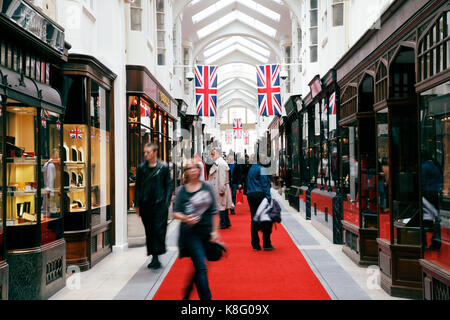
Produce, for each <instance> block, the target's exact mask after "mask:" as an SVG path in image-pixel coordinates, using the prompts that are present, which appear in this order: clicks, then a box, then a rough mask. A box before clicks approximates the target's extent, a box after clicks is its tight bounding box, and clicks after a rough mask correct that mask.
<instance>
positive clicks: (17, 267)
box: [0, 1, 68, 300]
mask: <svg viewBox="0 0 450 320" xmlns="http://www.w3.org/2000/svg"><path fill="white" fill-rule="evenodd" d="M24 16H27V17H28V18H29V19H30V21H32V23H29V24H26V25H24V24H23V23H22V21H23V20H22V18H23V17H24ZM31 25H32V26H33V28H30V27H29V26H31ZM0 34H1V38H0V96H1V98H0V99H1V106H0V141H1V143H0V146H1V147H0V153H1V155H0V177H1V185H2V188H1V193H0V238H1V240H0V242H1V245H0V247H1V248H0V299H11V300H34V299H47V298H48V297H50V296H51V295H52V294H54V293H55V292H57V291H58V290H60V289H61V288H62V287H64V285H65V280H66V275H65V267H66V263H65V262H66V261H65V257H66V250H65V241H64V238H63V225H64V221H63V220H64V218H63V210H62V209H63V200H62V196H61V195H62V191H63V189H62V161H61V157H60V154H61V151H62V149H61V146H62V131H63V126H62V119H63V118H64V113H65V105H64V104H63V103H62V101H61V95H60V93H59V92H58V90H57V88H58V87H59V79H60V74H59V73H60V67H61V65H62V64H63V63H64V61H66V60H67V49H68V48H67V47H66V44H65V42H64V29H63V28H61V27H60V26H58V25H57V24H56V23H54V22H53V21H52V20H51V19H50V18H48V17H47V16H46V15H44V14H42V13H41V12H40V11H39V10H38V9H37V8H35V7H34V6H33V5H31V4H30V3H28V2H27V1H14V2H12V1H3V2H0Z"/></svg>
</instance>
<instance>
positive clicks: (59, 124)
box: [56, 117, 61, 131]
mask: <svg viewBox="0 0 450 320" xmlns="http://www.w3.org/2000/svg"><path fill="white" fill-rule="evenodd" d="M56 129H58V131H59V130H61V121H60V120H59V117H58V119H57V120H56Z"/></svg>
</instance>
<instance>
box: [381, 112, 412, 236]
mask: <svg viewBox="0 0 450 320" xmlns="http://www.w3.org/2000/svg"><path fill="white" fill-rule="evenodd" d="M389 112H390V114H389V123H390V145H391V154H390V157H391V159H390V161H391V169H390V176H391V184H392V186H391V190H392V192H391V195H392V218H393V221H394V227H395V233H394V239H395V240H396V241H397V243H399V244H415V245H418V244H419V243H420V241H419V234H420V232H419V225H420V216H419V210H418V209H419V206H418V201H419V199H418V194H419V186H418V178H419V176H418V150H417V149H418V146H417V141H418V136H417V133H418V132H417V127H418V123H417V114H416V107H415V106H414V105H408V106H405V107H403V108H392V109H390V110H389Z"/></svg>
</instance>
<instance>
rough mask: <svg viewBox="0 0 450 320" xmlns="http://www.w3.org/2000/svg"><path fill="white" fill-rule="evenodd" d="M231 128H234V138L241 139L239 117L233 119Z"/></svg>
mask: <svg viewBox="0 0 450 320" xmlns="http://www.w3.org/2000/svg"><path fill="white" fill-rule="evenodd" d="M233 129H234V137H235V139H241V138H242V119H241V118H237V119H233Z"/></svg>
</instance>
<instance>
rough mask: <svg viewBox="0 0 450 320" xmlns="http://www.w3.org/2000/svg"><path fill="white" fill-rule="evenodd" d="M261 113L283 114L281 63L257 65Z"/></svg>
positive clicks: (267, 114) (266, 114) (268, 114)
mask: <svg viewBox="0 0 450 320" xmlns="http://www.w3.org/2000/svg"><path fill="white" fill-rule="evenodd" d="M256 75H257V84H258V105H259V114H260V115H261V116H264V117H268V116H275V115H281V114H282V109H281V89H280V65H279V64H267V65H262V66H257V67H256Z"/></svg>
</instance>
